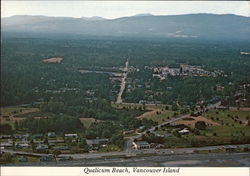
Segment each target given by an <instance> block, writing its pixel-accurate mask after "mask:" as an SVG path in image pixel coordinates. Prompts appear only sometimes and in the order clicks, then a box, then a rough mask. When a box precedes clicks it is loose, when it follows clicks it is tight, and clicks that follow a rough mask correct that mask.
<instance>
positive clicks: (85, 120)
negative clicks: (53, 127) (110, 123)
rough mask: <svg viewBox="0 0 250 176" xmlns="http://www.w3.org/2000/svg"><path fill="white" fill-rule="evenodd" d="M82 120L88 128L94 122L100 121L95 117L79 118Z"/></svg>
mask: <svg viewBox="0 0 250 176" xmlns="http://www.w3.org/2000/svg"><path fill="white" fill-rule="evenodd" d="M79 119H80V121H81V122H82V123H83V125H84V126H85V127H86V128H89V127H90V125H91V124H92V123H94V122H95V121H99V120H96V119H94V118H79Z"/></svg>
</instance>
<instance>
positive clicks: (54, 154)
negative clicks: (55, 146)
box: [52, 150, 62, 158]
mask: <svg viewBox="0 0 250 176" xmlns="http://www.w3.org/2000/svg"><path fill="white" fill-rule="evenodd" d="M61 153H62V152H61V151H60V150H53V151H52V154H53V157H54V158H56V157H57V156H58V155H60V154H61Z"/></svg>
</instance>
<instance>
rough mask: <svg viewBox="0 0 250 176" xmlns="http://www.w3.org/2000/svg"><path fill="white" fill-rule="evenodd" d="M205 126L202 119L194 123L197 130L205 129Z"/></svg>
mask: <svg viewBox="0 0 250 176" xmlns="http://www.w3.org/2000/svg"><path fill="white" fill-rule="evenodd" d="M206 127H207V125H206V123H205V122H204V121H197V122H196V123H195V128H197V129H199V130H205V129H206Z"/></svg>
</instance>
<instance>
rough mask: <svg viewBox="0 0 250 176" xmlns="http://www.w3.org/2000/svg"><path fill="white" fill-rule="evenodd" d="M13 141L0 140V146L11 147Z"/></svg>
mask: <svg viewBox="0 0 250 176" xmlns="http://www.w3.org/2000/svg"><path fill="white" fill-rule="evenodd" d="M12 146H13V142H0V147H12Z"/></svg>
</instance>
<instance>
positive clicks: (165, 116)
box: [145, 110, 175, 123]
mask: <svg viewBox="0 0 250 176" xmlns="http://www.w3.org/2000/svg"><path fill="white" fill-rule="evenodd" d="M159 112H160V114H157V113H154V114H152V115H151V116H147V117H145V118H147V119H151V120H153V121H156V122H158V123H162V122H165V121H167V120H169V119H171V118H173V116H174V113H175V112H174V111H167V110H163V111H159Z"/></svg>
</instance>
